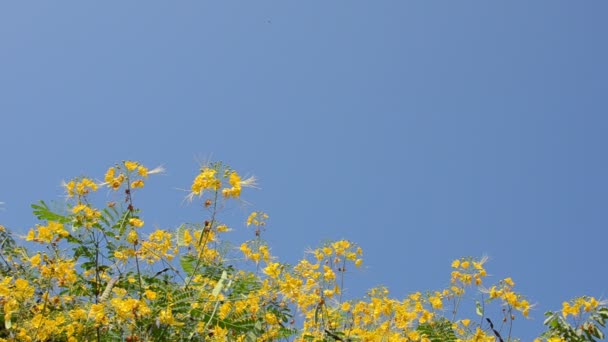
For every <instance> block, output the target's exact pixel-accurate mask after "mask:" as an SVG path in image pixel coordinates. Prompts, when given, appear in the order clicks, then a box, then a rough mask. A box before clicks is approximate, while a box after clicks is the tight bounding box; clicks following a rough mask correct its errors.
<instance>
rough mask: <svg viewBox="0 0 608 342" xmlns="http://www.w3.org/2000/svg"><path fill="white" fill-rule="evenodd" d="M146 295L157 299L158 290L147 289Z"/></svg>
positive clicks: (150, 298)
mask: <svg viewBox="0 0 608 342" xmlns="http://www.w3.org/2000/svg"><path fill="white" fill-rule="evenodd" d="M144 295H145V296H146V298H148V299H149V300H155V299H156V292H154V291H152V290H146V291H145V292H144Z"/></svg>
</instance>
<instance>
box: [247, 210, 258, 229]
mask: <svg viewBox="0 0 608 342" xmlns="http://www.w3.org/2000/svg"><path fill="white" fill-rule="evenodd" d="M256 216H258V213H257V212H256V211H254V212H252V213H251V214H249V216H248V217H247V227H249V226H250V225H251V224H252V223H253V222H254V220H255V218H256Z"/></svg>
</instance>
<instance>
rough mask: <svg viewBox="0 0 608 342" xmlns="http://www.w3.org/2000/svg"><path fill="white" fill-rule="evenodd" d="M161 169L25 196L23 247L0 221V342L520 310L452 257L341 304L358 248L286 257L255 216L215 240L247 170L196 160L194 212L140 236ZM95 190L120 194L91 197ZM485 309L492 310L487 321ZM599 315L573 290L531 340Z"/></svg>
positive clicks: (346, 329)
mask: <svg viewBox="0 0 608 342" xmlns="http://www.w3.org/2000/svg"><path fill="white" fill-rule="evenodd" d="M162 171H163V170H162V168H156V169H153V170H149V169H148V168H146V167H145V166H144V165H141V164H140V163H138V162H134V161H125V162H122V163H119V164H117V165H115V166H113V167H110V168H109V169H108V170H107V172H106V173H105V176H104V181H103V182H95V181H93V180H92V179H90V178H86V177H79V178H75V179H72V180H70V181H69V182H67V183H65V184H64V187H65V191H66V195H67V201H66V205H65V207H64V208H60V209H57V210H53V209H51V208H50V207H49V205H47V204H46V203H45V202H44V201H40V202H39V203H37V204H34V205H32V207H33V209H34V214H35V215H36V216H37V217H38V219H39V220H40V222H41V223H40V224H39V225H37V226H36V227H34V228H31V229H30V230H29V232H28V233H27V236H26V237H25V238H24V239H25V240H26V241H27V242H25V243H26V244H29V248H25V247H23V246H21V245H20V244H17V243H16V241H15V238H14V237H13V235H12V234H11V233H10V232H9V231H8V230H7V229H5V228H4V227H3V226H0V241H2V250H1V254H0V257H1V259H2V260H1V262H2V264H1V266H0V307H1V309H2V313H3V314H2V315H0V341H130V342H132V341H182V340H184V341H186V340H187V341H274V340H283V339H284V340H295V341H497V340H498V341H510V340H514V337H513V336H512V334H511V331H512V328H513V324H514V320H515V319H516V317H517V316H523V317H528V316H529V313H530V308H531V306H532V305H531V304H530V302H529V300H528V299H526V297H524V296H523V295H522V294H520V293H518V292H517V291H516V290H515V282H514V281H513V280H512V279H511V278H504V279H503V280H501V281H499V282H498V283H497V284H493V285H485V284H484V278H485V277H486V274H487V272H486V269H485V264H486V261H487V260H486V259H485V258H481V259H475V258H469V257H467V258H461V259H457V260H454V261H453V262H452V265H451V266H452V269H453V271H452V273H451V277H450V286H449V287H448V288H445V289H441V290H437V291H428V292H424V293H423V292H416V293H412V294H410V295H409V296H407V297H406V298H402V299H395V298H391V297H390V296H389V292H388V290H387V289H386V288H384V287H378V288H374V289H371V290H370V291H369V292H368V293H367V296H365V297H364V298H362V299H354V298H345V296H343V289H344V281H345V279H344V275H345V272H346V270H347V269H348V270H350V269H353V268H357V267H359V266H361V264H362V262H363V258H362V256H363V251H362V250H361V248H360V247H359V246H357V245H356V244H355V243H353V242H351V241H347V240H340V241H334V242H329V243H326V244H325V245H323V246H321V247H319V248H317V249H314V250H311V251H309V253H307V257H305V258H304V259H302V260H300V261H299V262H298V263H297V264H296V265H294V266H289V265H286V264H283V263H281V262H279V261H278V259H277V258H276V257H275V256H273V255H272V254H271V249H270V247H269V246H268V245H267V244H266V242H265V241H264V240H263V238H262V235H263V234H264V232H265V228H266V222H267V219H268V215H267V214H266V213H264V212H261V211H254V212H252V213H251V214H250V215H248V217H247V218H246V225H247V226H249V227H251V228H252V230H253V239H251V240H249V241H244V242H242V243H240V244H239V247H238V248H237V247H235V248H231V247H226V246H227V245H226V244H225V243H224V242H225V241H226V239H225V238H224V236H225V234H226V232H228V231H230V230H231V228H230V227H229V226H228V225H227V224H226V223H224V222H222V219H221V217H220V213H221V209H222V208H223V207H224V206H225V205H226V203H228V201H234V200H238V199H239V198H240V196H241V194H242V191H243V189H244V188H247V187H251V186H254V185H255V179H254V178H247V179H243V178H242V177H241V176H240V175H239V174H238V173H237V172H236V171H235V170H233V169H231V168H230V167H228V166H226V165H225V164H222V163H213V164H209V165H205V166H203V167H202V168H201V169H200V172H199V173H198V175H197V176H196V177H195V179H194V181H193V183H192V185H191V187H190V193H189V195H188V198H189V199H190V200H192V201H197V202H198V201H200V203H201V205H202V208H203V209H204V210H205V212H206V213H207V217H206V219H205V220H203V221H202V222H199V223H195V224H187V223H184V224H181V225H180V226H179V227H177V228H175V229H172V230H163V229H156V230H154V231H150V232H148V233H144V227H146V225H145V220H144V216H143V214H142V211H141V210H140V208H138V207H137V206H136V203H135V202H134V200H133V193H134V192H135V191H141V189H142V188H143V187H144V186H145V185H146V184H147V182H148V177H149V176H151V175H153V174H156V173H160V172H162ZM101 188H108V189H110V190H111V191H115V192H116V196H118V198H119V199H120V200H119V201H116V202H108V203H105V204H104V205H102V206H96V205H95V198H94V197H95V196H94V194H95V192H96V191H98V190H99V189H101ZM235 255H237V257H234V256H235ZM465 294H473V295H474V296H476V297H477V298H478V300H477V301H476V305H475V307H474V308H475V312H476V315H475V317H460V313H459V308H460V306H461V305H462V304H463V302H464V301H463V300H464V299H467V298H469V297H465ZM491 306H496V307H499V308H500V311H499V312H501V313H502V314H501V315H500V316H499V317H489V315H487V314H486V312H487V308H489V307H491ZM606 319H608V308H607V307H606V303H604V302H600V301H598V300H597V299H595V298H593V297H581V298H578V299H574V300H572V301H569V302H565V303H564V304H563V309H562V311H561V312H555V313H554V312H549V313H547V320H546V321H545V324H546V325H547V331H546V333H545V334H544V335H543V336H541V337H539V338H538V339H537V340H536V341H551V342H554V341H595V340H596V339H602V338H603V332H602V329H603V327H604V325H605V322H606Z"/></svg>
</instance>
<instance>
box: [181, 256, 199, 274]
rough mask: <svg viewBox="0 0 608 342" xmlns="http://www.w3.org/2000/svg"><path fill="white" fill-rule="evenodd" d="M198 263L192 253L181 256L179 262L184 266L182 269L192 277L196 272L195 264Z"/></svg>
mask: <svg viewBox="0 0 608 342" xmlns="http://www.w3.org/2000/svg"><path fill="white" fill-rule="evenodd" d="M195 263H196V259H195V258H194V257H193V256H191V255H184V256H182V257H181V258H179V264H180V265H181V266H182V269H183V270H184V272H186V274H187V275H188V276H189V277H191V276H192V274H193V273H194V264H195Z"/></svg>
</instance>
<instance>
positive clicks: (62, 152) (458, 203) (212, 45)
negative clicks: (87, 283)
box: [0, 0, 608, 340]
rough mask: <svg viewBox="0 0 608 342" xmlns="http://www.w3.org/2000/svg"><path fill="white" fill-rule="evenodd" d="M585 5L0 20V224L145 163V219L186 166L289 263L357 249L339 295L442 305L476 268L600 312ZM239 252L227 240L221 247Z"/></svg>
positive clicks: (53, 14) (330, 5)
mask: <svg viewBox="0 0 608 342" xmlns="http://www.w3.org/2000/svg"><path fill="white" fill-rule="evenodd" d="M607 10H608V4H607V3H606V2H601V1H584V2H581V1H576V2H575V1H557V0H556V1H533V2H530V1H509V2H507V1H494V2H483V1H407V0H399V1H388V0H386V1H385V0H379V1H357V0H352V1H316V0H314V1H221V2H220V1H215V2H212V1H183V2H169V1H146V2H143V1H131V2H116V3H111V2H105V3H103V4H101V3H91V2H81V1H63V2H38V3H25V2H4V3H2V4H0V42H1V45H0V61H1V62H0V118H1V125H0V130H1V134H0V145H1V146H2V166H3V167H2V171H1V173H0V175H1V177H0V201H3V202H5V204H4V205H3V209H2V210H1V211H0V222H1V223H2V224H4V225H6V226H7V227H9V228H12V229H13V230H15V231H18V232H24V231H26V230H27V228H29V227H30V226H31V225H33V224H34V223H35V221H34V218H33V216H32V215H31V213H30V208H29V205H30V204H31V203H33V202H35V201H37V200H38V199H47V200H49V199H56V200H59V195H60V194H61V188H60V186H59V184H60V182H61V180H62V179H66V178H69V177H72V176H78V175H82V174H87V175H91V176H95V177H97V178H101V177H102V176H103V173H104V171H105V170H106V168H107V167H108V166H110V165H112V164H114V163H115V162H117V161H120V160H124V159H136V160H140V161H142V162H143V163H144V164H146V165H149V166H151V167H153V166H155V165H158V164H163V165H164V166H165V167H166V169H167V174H166V175H165V176H160V177H156V179H155V180H153V181H152V182H150V184H149V186H148V187H146V189H145V190H144V192H143V193H142V194H141V195H140V198H141V199H136V200H138V201H140V202H139V203H140V206H141V207H142V209H143V210H144V218H145V219H146V223H147V224H148V223H150V225H157V226H161V227H176V226H177V225H179V223H181V222H183V221H194V220H200V219H201V218H200V216H201V214H202V213H201V211H200V210H198V208H197V207H196V206H195V205H187V204H184V203H183V197H184V195H185V193H184V192H181V191H179V190H176V188H188V187H189V184H190V182H191V180H192V178H193V177H194V175H195V173H196V171H197V168H198V161H200V160H205V159H208V158H211V159H214V160H216V159H217V160H223V161H225V162H227V163H229V164H230V165H232V166H233V167H234V168H236V169H237V170H240V171H241V172H242V173H244V174H252V175H256V176H257V177H258V178H259V183H260V187H261V188H262V190H261V191H253V192H249V193H246V194H245V195H244V197H245V199H246V200H247V201H249V202H251V203H253V204H254V206H253V207H248V208H244V207H235V208H233V209H231V210H230V211H228V212H227V213H226V215H227V216H228V217H233V218H234V220H237V219H236V218H237V217H241V215H244V214H245V212H246V211H248V210H250V209H262V210H265V211H267V212H268V213H269V214H270V216H271V225H270V228H269V231H268V235H267V237H268V240H269V241H270V242H271V245H272V246H273V252H274V253H275V254H276V255H278V256H279V257H280V258H281V260H284V261H286V262H292V263H293V262H294V261H296V260H297V259H298V258H300V257H301V256H302V253H303V251H304V250H305V249H306V248H308V247H314V246H316V245H318V244H319V243H320V242H322V241H324V240H326V239H337V238H348V239H351V240H353V241H355V242H358V243H359V244H360V245H361V246H362V247H363V249H364V251H365V253H366V258H365V265H366V267H365V269H363V270H361V271H359V272H356V273H353V274H352V275H350V278H349V281H350V282H351V283H350V284H351V285H350V286H348V283H347V287H349V288H350V290H351V294H353V295H362V294H363V293H364V290H365V289H366V288H369V287H372V286H374V285H378V284H383V285H386V286H388V287H389V289H391V291H392V293H393V295H395V296H398V297H399V296H404V295H406V294H407V293H410V292H412V291H419V290H425V289H439V288H443V287H444V286H446V285H447V284H448V282H449V272H450V267H449V266H450V262H451V260H452V259H454V258H458V257H460V256H469V255H471V256H481V255H483V254H486V255H488V256H489V257H490V262H489V264H488V269H489V272H490V273H491V274H492V277H491V278H490V279H488V281H490V282H491V281H498V280H500V279H501V278H503V277H506V276H511V277H513V279H514V280H515V282H516V283H517V286H516V288H518V289H519V290H520V291H521V292H523V293H525V294H526V295H527V296H528V298H529V299H530V301H531V302H533V303H536V304H537V308H536V309H535V310H534V312H533V313H532V316H533V320H531V321H528V322H524V321H522V320H520V321H517V322H516V323H517V324H518V325H516V326H515V332H516V335H519V336H521V337H523V338H524V340H525V339H527V338H530V337H532V336H534V335H535V334H536V333H537V332H539V331H540V330H541V329H542V328H541V325H542V320H543V319H542V314H543V312H544V311H545V310H549V309H559V308H561V302H562V301H563V300H565V299H569V298H571V297H574V296H578V295H582V294H589V295H594V296H596V297H601V298H606V297H607V296H608V293H607V292H608V291H607V290H608V288H607V285H608V274H607V273H606V271H605V253H604V249H605V245H606V241H608V233H607V215H606V213H607V210H606V208H607V206H608V200H607V194H608V181H607V178H606V175H607V174H608V162H607V157H606V147H607V146H608V135H607V134H606V132H607V131H608V112H607V109H608V102H607V101H608V100H607V99H608V97H607V96H606V82H607V81H608V50H607V47H606V35H607V34H608V21H606V20H605V17H606V11H607ZM235 236H236V237H238V236H239V235H238V233H236V235H235Z"/></svg>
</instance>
